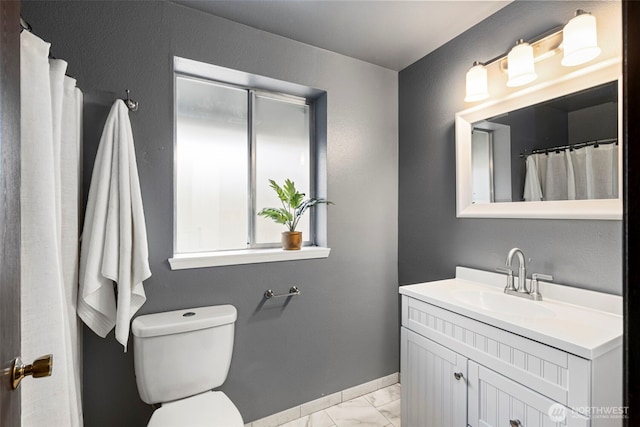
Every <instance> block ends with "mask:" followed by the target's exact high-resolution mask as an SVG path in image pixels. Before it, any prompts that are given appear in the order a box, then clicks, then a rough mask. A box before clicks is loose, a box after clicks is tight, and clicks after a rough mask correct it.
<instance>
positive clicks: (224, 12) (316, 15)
mask: <svg viewBox="0 0 640 427" xmlns="http://www.w3.org/2000/svg"><path fill="white" fill-rule="evenodd" d="M174 2H175V3H179V4H182V5H185V6H188V7H191V8H194V9H198V10H200V11H203V12H207V13H210V14H213V15H217V16H220V17H222V18H226V19H229V20H231V21H235V22H238V23H241V24H245V25H248V26H250V27H254V28H258V29H260V30H264V31H267V32H270V33H274V34H278V35H280V36H283V37H287V38H289V39H293V40H297V41H300V42H302V43H306V44H310V45H313V46H317V47H320V48H323V49H327V50H330V51H333V52H337V53H341V54H343V55H347V56H351V57H353V58H357V59H361V60H363V61H366V62H370V63H372V64H376V65H380V66H381V67H385V68H389V69H392V70H396V71H400V70H402V69H403V68H405V67H407V66H408V65H411V64H412V63H414V62H415V61H417V60H418V59H420V58H422V57H423V56H425V55H427V54H428V53H430V52H432V51H433V50H435V49H437V48H438V47H440V46H442V45H443V44H445V43H446V42H448V41H449V40H451V39H453V38H455V37H456V36H458V35H459V34H461V33H463V32H464V31H465V30H467V29H469V28H471V27H472V26H474V25H475V24H477V23H478V22H480V21H482V20H483V19H485V18H487V17H488V16H490V15H492V14H493V13H495V12H497V11H498V10H499V9H501V8H503V7H504V6H506V5H507V4H509V3H510V1H507V0H499V1H482V0H476V1H456V0H448V1H433V0H430V1H420V0H377V1H369V0H341V1H335V0H175V1H174Z"/></svg>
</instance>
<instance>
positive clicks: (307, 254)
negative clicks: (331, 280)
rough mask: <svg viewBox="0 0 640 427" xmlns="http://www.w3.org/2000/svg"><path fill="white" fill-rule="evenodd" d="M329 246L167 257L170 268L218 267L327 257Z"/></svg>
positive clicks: (202, 253) (245, 250)
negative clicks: (296, 249) (294, 249)
mask: <svg viewBox="0 0 640 427" xmlns="http://www.w3.org/2000/svg"><path fill="white" fill-rule="evenodd" d="M329 252H331V248H323V247H318V246H305V247H303V248H302V249H300V250H299V251H285V250H283V249H279V248H274V249H244V250H239V251H221V252H199V253H191V254H176V255H174V256H173V258H169V265H170V266H171V269H172V270H184V269H188V268H202V267H220V266H224V265H239V264H256V263H261V262H279V261H294V260H299V259H314V258H327V257H328V256H329Z"/></svg>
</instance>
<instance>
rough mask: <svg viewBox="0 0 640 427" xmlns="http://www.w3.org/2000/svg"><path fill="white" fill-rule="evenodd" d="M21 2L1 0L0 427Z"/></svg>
mask: <svg viewBox="0 0 640 427" xmlns="http://www.w3.org/2000/svg"><path fill="white" fill-rule="evenodd" d="M19 22H20V2H19V1H0V198H1V200H0V372H2V375H0V426H3V427H19V426H20V389H17V390H12V389H11V384H10V378H9V375H6V373H7V372H8V371H9V370H10V369H11V367H12V363H13V359H14V358H15V357H17V356H19V355H20V26H19Z"/></svg>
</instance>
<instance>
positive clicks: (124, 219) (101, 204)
mask: <svg viewBox="0 0 640 427" xmlns="http://www.w3.org/2000/svg"><path fill="white" fill-rule="evenodd" d="M148 258H149V253H148V247H147V231H146V227H145V222H144V212H143V210H142V197H141V194H140V183H139V181H138V168H137V166H136V157H135V150H134V146H133V133H132V132H131V123H130V122H129V111H128V110H127V107H126V106H125V104H124V102H123V101H122V100H118V101H116V102H115V103H114V104H113V107H111V111H110V112H109V117H107V122H106V124H105V126H104V130H103V132H102V137H101V138H100V145H99V147H98V154H97V155H96V161H95V165H94V168H93V175H92V177H91V187H90V189H89V200H88V202H87V211H86V215H85V223H84V231H83V236H82V249H81V253H80V291H79V294H78V295H79V297H78V315H79V316H80V318H81V319H82V320H83V321H84V322H85V323H86V324H87V326H89V327H90V328H91V329H92V330H93V331H94V332H95V333H96V334H98V335H99V336H101V337H103V338H104V337H105V336H106V335H107V334H108V333H109V331H111V329H113V327H114V325H115V327H116V339H117V340H118V342H119V343H121V344H122V345H123V346H124V350H125V351H127V341H128V339H129V324H130V321H131V317H132V316H133V315H134V314H135V313H136V311H138V310H139V309H140V307H141V306H142V304H144V302H145V301H146V299H147V297H146V295H145V292H144V287H143V284H142V282H143V280H145V279H147V278H149V276H151V271H150V270H149V260H148ZM113 282H115V283H116V285H117V290H118V293H117V295H118V297H117V304H116V294H115V291H114V283H113Z"/></svg>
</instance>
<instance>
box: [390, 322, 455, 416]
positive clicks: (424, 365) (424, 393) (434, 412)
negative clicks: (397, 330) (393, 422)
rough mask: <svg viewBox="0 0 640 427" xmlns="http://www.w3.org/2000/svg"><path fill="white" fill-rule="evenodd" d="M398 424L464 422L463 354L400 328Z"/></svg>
mask: <svg viewBox="0 0 640 427" xmlns="http://www.w3.org/2000/svg"><path fill="white" fill-rule="evenodd" d="M401 335H402V337H401V342H402V348H401V354H402V367H401V370H403V372H404V370H406V372H407V373H408V374H407V375H406V376H405V375H403V376H402V399H400V402H401V405H402V425H403V426H447V427H465V426H466V425H467V411H466V407H465V406H466V402H467V384H466V378H467V358H466V357H464V356H461V355H460V354H458V353H456V352H454V351H451V350H449V349H447V348H445V347H443V346H441V345H439V344H436V343H435V342H433V341H431V340H429V339H427V338H425V337H423V336H421V335H419V334H417V333H415V332H413V331H410V330H408V329H406V328H402V334H401Z"/></svg>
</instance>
